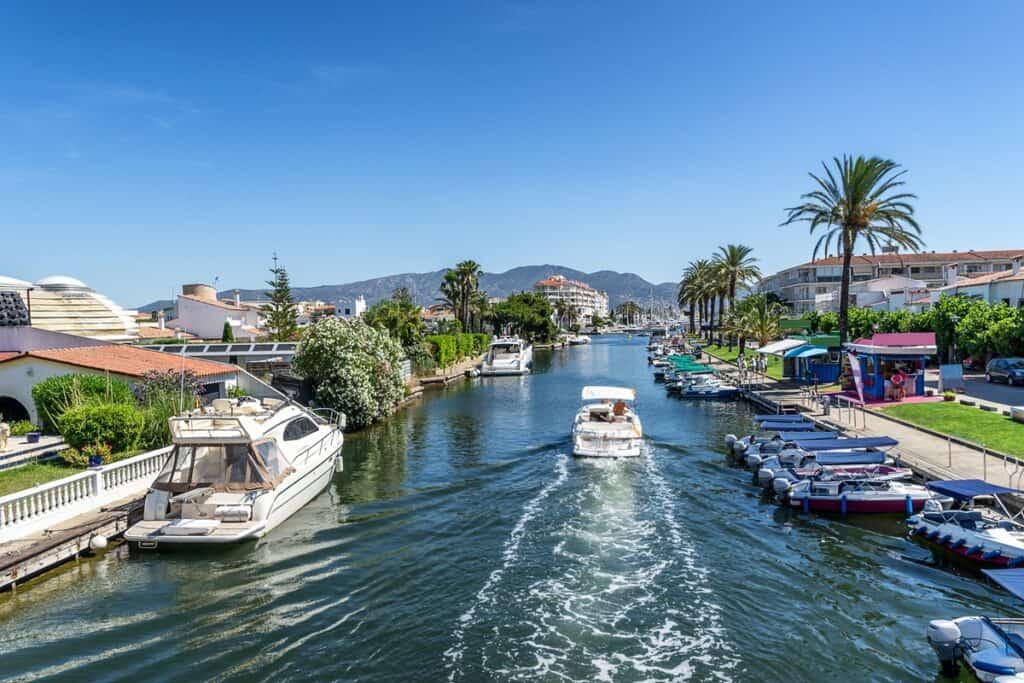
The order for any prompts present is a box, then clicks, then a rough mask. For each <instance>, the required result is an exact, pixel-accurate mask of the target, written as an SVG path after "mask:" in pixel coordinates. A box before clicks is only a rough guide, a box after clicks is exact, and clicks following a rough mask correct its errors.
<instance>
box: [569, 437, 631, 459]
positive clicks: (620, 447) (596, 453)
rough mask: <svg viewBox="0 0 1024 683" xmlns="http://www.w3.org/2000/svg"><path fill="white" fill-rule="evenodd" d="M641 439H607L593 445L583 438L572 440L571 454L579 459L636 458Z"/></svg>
mask: <svg viewBox="0 0 1024 683" xmlns="http://www.w3.org/2000/svg"><path fill="white" fill-rule="evenodd" d="M642 443H643V439H608V440H606V441H605V442H604V443H594V442H593V441H591V440H588V439H583V438H574V439H573V448H572V454H573V455H575V456H577V457H580V458H637V457H639V456H640V446H641V444H642Z"/></svg>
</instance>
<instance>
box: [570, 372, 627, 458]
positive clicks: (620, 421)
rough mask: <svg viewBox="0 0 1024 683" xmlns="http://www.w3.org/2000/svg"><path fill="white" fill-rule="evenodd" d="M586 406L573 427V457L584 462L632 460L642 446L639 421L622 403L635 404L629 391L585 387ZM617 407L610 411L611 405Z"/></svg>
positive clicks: (579, 413) (613, 388)
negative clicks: (591, 459) (618, 459)
mask: <svg viewBox="0 0 1024 683" xmlns="http://www.w3.org/2000/svg"><path fill="white" fill-rule="evenodd" d="M583 399H584V400H585V401H588V400H589V401H603V402H602V403H590V404H585V405H584V406H583V407H582V408H580V410H579V411H578V412H577V413H576V418H575V419H574V420H573V423H572V430H571V433H572V453H573V455H576V456H580V457H585V458H635V457H638V456H639V455H640V450H641V447H642V446H643V437H644V432H643V426H642V424H641V422H640V417H639V416H638V415H636V413H634V412H633V410H632V408H629V407H627V406H626V405H625V404H624V403H623V401H630V402H632V401H634V400H635V392H634V391H633V390H632V389H622V388H618V387H584V389H583ZM613 400H616V401H619V403H618V404H617V405H616V406H614V407H613V405H612V404H611V401H613Z"/></svg>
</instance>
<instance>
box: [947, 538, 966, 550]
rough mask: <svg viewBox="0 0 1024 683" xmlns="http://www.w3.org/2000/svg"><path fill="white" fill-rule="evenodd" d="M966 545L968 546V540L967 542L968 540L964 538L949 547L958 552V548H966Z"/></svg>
mask: <svg viewBox="0 0 1024 683" xmlns="http://www.w3.org/2000/svg"><path fill="white" fill-rule="evenodd" d="M965 545H967V540H966V539H963V538H958V539H956V540H955V541H953V542H952V543H951V544H950V545H949V547H950V548H952V549H953V550H956V549H957V548H959V547H961V546H965Z"/></svg>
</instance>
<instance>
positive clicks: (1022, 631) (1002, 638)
mask: <svg viewBox="0 0 1024 683" xmlns="http://www.w3.org/2000/svg"><path fill="white" fill-rule="evenodd" d="M982 572H983V573H984V574H985V576H987V577H988V578H990V579H992V580H993V581H994V582H996V583H998V584H999V585H1000V586H1002V587H1003V588H1005V589H1006V590H1007V591H1009V592H1010V593H1012V594H1013V595H1014V596H1016V597H1018V598H1021V599H1024V569H983V570H982ZM927 638H928V644H929V645H931V646H932V649H933V650H934V651H935V654H936V655H937V656H938V658H939V663H940V664H941V665H942V673H943V674H944V675H945V676H946V677H948V678H949V679H951V680H952V679H957V680H959V673H960V664H961V663H962V664H964V665H965V666H966V667H967V668H968V669H970V671H971V673H972V674H974V677H975V678H977V679H978V680H979V681H985V682H986V683H1024V619H995V618H989V617H985V616H967V617H960V618H957V619H935V620H933V621H931V622H929V624H928V630H927Z"/></svg>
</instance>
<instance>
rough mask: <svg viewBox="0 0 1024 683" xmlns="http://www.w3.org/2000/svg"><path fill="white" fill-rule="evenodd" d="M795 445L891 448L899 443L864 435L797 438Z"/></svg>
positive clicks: (817, 448)
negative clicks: (818, 439)
mask: <svg viewBox="0 0 1024 683" xmlns="http://www.w3.org/2000/svg"><path fill="white" fill-rule="evenodd" d="M793 441H794V443H796V445H797V446H799V447H800V448H802V449H804V450H805V451H834V450H839V449H843V450H846V449H850V448H892V447H893V446H897V445H899V441H897V440H896V439H892V438H890V437H888V436H866V437H863V438H860V439H821V440H820V441H815V440H814V439H803V438H797V439H794V440H793Z"/></svg>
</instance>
